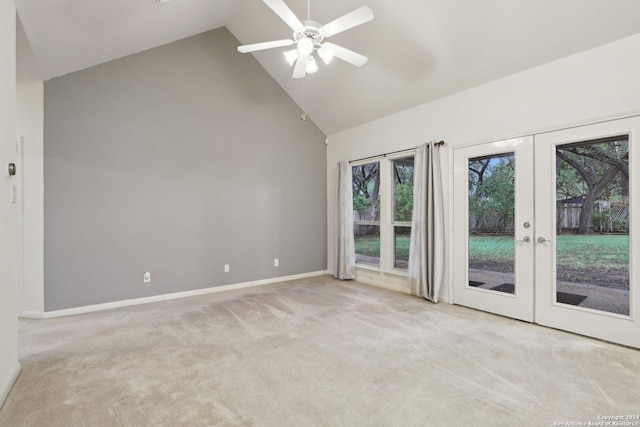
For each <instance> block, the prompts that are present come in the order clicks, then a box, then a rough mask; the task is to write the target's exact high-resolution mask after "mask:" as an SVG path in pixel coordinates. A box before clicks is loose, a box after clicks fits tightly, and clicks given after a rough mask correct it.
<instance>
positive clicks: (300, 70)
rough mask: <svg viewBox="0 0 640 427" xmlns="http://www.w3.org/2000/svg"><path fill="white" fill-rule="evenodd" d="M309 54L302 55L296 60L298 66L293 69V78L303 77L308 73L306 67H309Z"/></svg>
mask: <svg viewBox="0 0 640 427" xmlns="http://www.w3.org/2000/svg"><path fill="white" fill-rule="evenodd" d="M308 57H309V55H300V56H299V57H298V60H297V61H296V66H295V68H294V69H293V78H294V79H301V78H303V77H304V76H306V75H307V72H306V71H305V69H306V68H307V58H308Z"/></svg>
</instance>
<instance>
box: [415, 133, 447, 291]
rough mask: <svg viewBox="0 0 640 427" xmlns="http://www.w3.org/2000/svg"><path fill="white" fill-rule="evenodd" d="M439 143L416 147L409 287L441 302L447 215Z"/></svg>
mask: <svg viewBox="0 0 640 427" xmlns="http://www.w3.org/2000/svg"><path fill="white" fill-rule="evenodd" d="M438 150H439V149H438V146H436V145H435V143H433V142H431V143H427V144H422V145H420V146H418V147H417V148H416V155H415V162H414V177H413V216H412V220H411V243H410V245H409V288H410V290H411V293H412V294H413V295H417V296H421V297H425V298H426V299H428V300H429V301H432V302H434V303H437V302H438V296H439V295H440V288H441V286H442V272H443V269H444V213H443V201H442V176H441V171H440V155H439V152H438Z"/></svg>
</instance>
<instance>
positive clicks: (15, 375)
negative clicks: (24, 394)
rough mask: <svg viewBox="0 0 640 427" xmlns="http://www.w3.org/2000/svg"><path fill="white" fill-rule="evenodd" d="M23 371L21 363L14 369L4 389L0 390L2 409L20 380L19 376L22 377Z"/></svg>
mask: <svg viewBox="0 0 640 427" xmlns="http://www.w3.org/2000/svg"><path fill="white" fill-rule="evenodd" d="M21 370H22V366H20V363H16V366H15V367H14V368H13V372H11V375H9V378H7V381H6V382H5V383H4V384H3V385H2V388H0V408H2V405H3V404H4V401H5V400H6V399H7V396H9V392H10V391H11V388H12V387H13V385H14V384H15V382H16V380H17V379H18V375H20V371H21Z"/></svg>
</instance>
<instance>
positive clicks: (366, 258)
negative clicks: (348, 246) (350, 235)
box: [353, 224, 380, 266]
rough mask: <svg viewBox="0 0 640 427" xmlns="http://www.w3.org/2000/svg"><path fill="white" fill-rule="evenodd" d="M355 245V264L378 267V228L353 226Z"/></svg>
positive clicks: (375, 226) (374, 226) (373, 226)
mask: <svg viewBox="0 0 640 427" xmlns="http://www.w3.org/2000/svg"><path fill="white" fill-rule="evenodd" d="M353 232H354V238H355V243H356V263H358V264H371V265H378V266H379V265H380V226H378V225H360V224H355V225H354V226H353Z"/></svg>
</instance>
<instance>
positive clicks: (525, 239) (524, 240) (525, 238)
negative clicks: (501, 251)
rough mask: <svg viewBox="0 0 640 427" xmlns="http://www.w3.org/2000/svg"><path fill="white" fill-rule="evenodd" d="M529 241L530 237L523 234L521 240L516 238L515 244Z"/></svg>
mask: <svg viewBox="0 0 640 427" xmlns="http://www.w3.org/2000/svg"><path fill="white" fill-rule="evenodd" d="M529 242H531V237H529V236H524V237H523V238H522V240H516V244H521V243H529Z"/></svg>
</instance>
